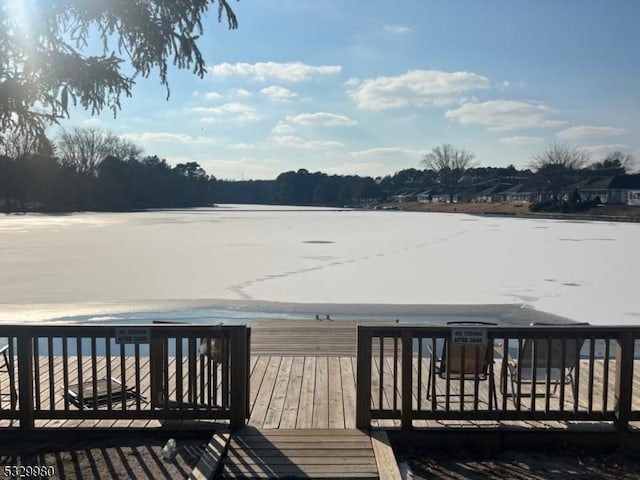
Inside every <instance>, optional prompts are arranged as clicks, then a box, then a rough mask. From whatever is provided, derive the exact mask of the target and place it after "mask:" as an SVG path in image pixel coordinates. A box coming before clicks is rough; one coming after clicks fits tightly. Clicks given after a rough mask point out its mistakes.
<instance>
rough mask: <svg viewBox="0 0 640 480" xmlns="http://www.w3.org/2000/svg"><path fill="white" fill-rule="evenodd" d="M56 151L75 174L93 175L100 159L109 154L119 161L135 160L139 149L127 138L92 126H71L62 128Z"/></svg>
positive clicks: (138, 154)
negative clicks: (65, 128) (67, 128)
mask: <svg viewBox="0 0 640 480" xmlns="http://www.w3.org/2000/svg"><path fill="white" fill-rule="evenodd" d="M57 150H58V153H59V155H60V159H61V161H62V163H63V164H64V165H67V166H70V167H72V168H74V169H75V170H76V171H77V172H78V173H80V174H82V175H86V176H93V175H95V174H96V170H97V168H98V165H99V164H100V162H101V161H102V160H103V159H104V158H105V157H107V156H109V155H111V156H114V157H117V158H119V159H120V160H130V159H137V158H138V157H139V156H140V155H141V154H142V149H141V148H139V147H138V146H136V145H135V144H134V143H132V142H129V141H128V140H123V139H121V138H120V137H118V136H116V135H114V134H112V133H110V132H104V131H102V130H99V129H96V128H78V127H73V128H71V129H69V130H64V131H63V132H62V133H61V134H60V137H59V138H58V142H57Z"/></svg>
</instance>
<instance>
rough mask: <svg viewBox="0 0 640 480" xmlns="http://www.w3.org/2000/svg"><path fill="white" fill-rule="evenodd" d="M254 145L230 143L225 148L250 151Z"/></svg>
mask: <svg viewBox="0 0 640 480" xmlns="http://www.w3.org/2000/svg"><path fill="white" fill-rule="evenodd" d="M254 147H255V145H253V144H252V143H242V142H240V143H231V144H229V145H227V148H230V149H231V150H250V149H252V148H254Z"/></svg>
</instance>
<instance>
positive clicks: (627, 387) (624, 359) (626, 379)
mask: <svg viewBox="0 0 640 480" xmlns="http://www.w3.org/2000/svg"><path fill="white" fill-rule="evenodd" d="M634 350H635V343H634V340H633V332H632V331H631V330H623V331H622V332H621V333H620V338H619V339H618V344H617V346H616V389H615V416H616V421H615V424H616V428H617V429H618V430H620V431H625V430H627V429H628V427H629V417H630V415H631V400H632V390H633V357H634ZM604 388H606V385H605V386H604Z"/></svg>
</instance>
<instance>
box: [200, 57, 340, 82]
mask: <svg viewBox="0 0 640 480" xmlns="http://www.w3.org/2000/svg"><path fill="white" fill-rule="evenodd" d="M341 70H342V67H341V66H339V65H307V64H305V63H302V62H288V63H279V62H258V63H226V62H225V63H220V64H218V65H214V66H213V67H209V68H208V71H209V73H210V74H211V75H213V76H214V77H222V78H228V77H231V76H239V77H247V78H249V79H251V80H254V81H256V82H265V81H267V80H268V79H276V80H282V81H287V82H303V81H307V80H311V78H312V77H313V76H315V75H334V74H337V73H340V71H341Z"/></svg>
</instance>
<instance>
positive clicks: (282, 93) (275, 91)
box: [260, 85, 298, 102]
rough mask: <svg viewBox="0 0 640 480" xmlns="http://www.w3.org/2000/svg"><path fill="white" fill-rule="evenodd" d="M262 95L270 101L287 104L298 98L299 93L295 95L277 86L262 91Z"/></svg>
mask: <svg viewBox="0 0 640 480" xmlns="http://www.w3.org/2000/svg"><path fill="white" fill-rule="evenodd" d="M260 93H261V94H263V95H265V96H267V97H268V98H269V100H272V101H274V102H287V101H289V100H293V99H294V98H296V97H297V96H298V94H297V93H293V92H292V91H291V90H289V89H288V88H284V87H278V86H276V85H272V86H270V87H267V88H263V89H262V90H260Z"/></svg>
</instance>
